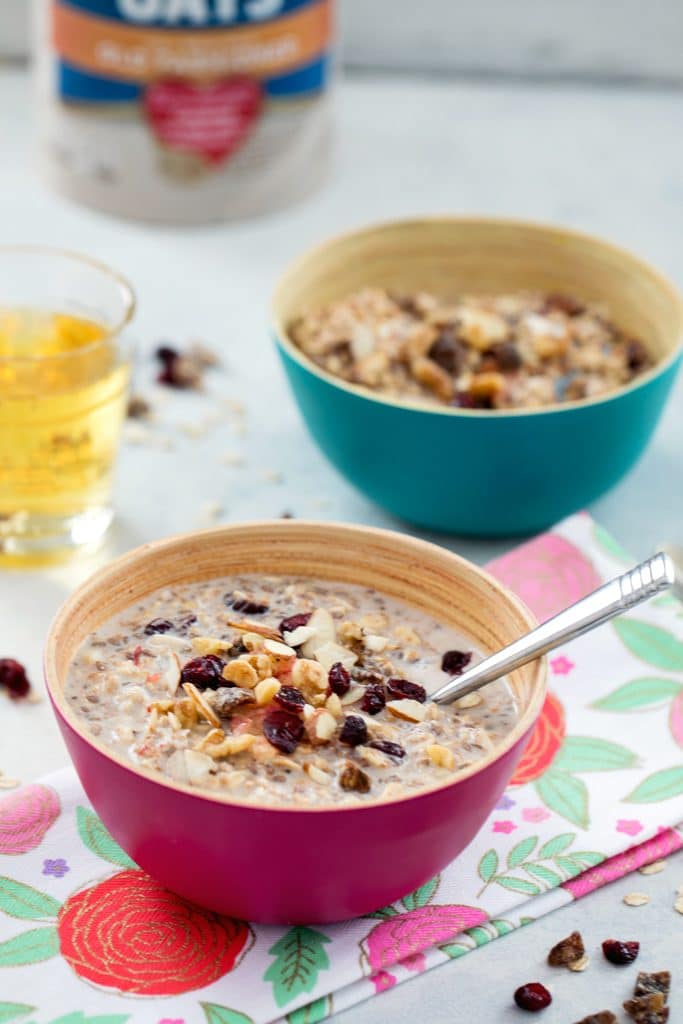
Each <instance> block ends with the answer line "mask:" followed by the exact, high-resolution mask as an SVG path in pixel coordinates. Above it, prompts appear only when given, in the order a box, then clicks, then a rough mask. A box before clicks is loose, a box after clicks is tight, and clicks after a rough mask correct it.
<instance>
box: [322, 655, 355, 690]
mask: <svg viewBox="0 0 683 1024" xmlns="http://www.w3.org/2000/svg"><path fill="white" fill-rule="evenodd" d="M327 681H328V683H329V684H330V690H331V692H332V693H336V694H337V696H338V697H343V696H344V694H345V693H348V692H349V687H350V686H351V675H350V674H349V670H348V669H346V668H344V666H343V665H342V663H341V661H335V663H334V665H333V666H332V668H331V669H330V671H329V673H328V675H327Z"/></svg>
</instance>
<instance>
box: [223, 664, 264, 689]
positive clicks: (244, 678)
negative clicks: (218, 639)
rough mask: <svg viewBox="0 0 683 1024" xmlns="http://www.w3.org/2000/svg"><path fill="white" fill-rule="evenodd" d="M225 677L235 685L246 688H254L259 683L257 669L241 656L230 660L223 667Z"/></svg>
mask: <svg viewBox="0 0 683 1024" xmlns="http://www.w3.org/2000/svg"><path fill="white" fill-rule="evenodd" d="M223 679H225V680H226V682H228V683H234V685H235V686H241V687H244V689H245V690H253V689H254V687H255V686H256V684H257V683H258V675H257V674H256V669H255V668H253V666H252V665H250V664H249V662H248V661H242V659H241V658H237V659H236V660H235V661H229V662H228V664H227V665H226V666H225V668H224V669H223Z"/></svg>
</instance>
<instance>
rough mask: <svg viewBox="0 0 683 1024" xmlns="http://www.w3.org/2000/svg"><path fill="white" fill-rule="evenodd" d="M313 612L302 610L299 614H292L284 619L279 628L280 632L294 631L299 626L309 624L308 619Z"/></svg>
mask: <svg viewBox="0 0 683 1024" xmlns="http://www.w3.org/2000/svg"><path fill="white" fill-rule="evenodd" d="M312 614H313V613H312V612H301V613H300V614H299V615H290V616H289V618H288V619H283V620H282V622H281V623H280V625H279V626H278V629H279V630H280V633H281V634H282V635H284V634H285V633H293V632H294V630H295V629H298V628H299V626H307V625H308V620H309V619H310V617H311V615H312Z"/></svg>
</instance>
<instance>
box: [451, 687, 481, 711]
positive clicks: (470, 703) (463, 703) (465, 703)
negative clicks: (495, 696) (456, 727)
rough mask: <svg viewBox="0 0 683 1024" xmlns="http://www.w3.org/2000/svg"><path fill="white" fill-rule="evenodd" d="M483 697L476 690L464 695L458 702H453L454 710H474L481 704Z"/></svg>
mask: <svg viewBox="0 0 683 1024" xmlns="http://www.w3.org/2000/svg"><path fill="white" fill-rule="evenodd" d="M483 699H484V698H483V697H482V695H481V694H480V693H477V692H476V690H475V691H474V693H466V694H465V696H464V697H461V698H460V700H456V701H455V706H456V708H460V710H461V711H465V710H466V709H467V708H476V707H477V705H479V704H481V702H482V701H483Z"/></svg>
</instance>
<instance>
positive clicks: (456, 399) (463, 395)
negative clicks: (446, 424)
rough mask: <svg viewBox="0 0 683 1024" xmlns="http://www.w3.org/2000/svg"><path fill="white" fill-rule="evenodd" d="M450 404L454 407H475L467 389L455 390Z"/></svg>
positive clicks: (475, 404)
mask: <svg viewBox="0 0 683 1024" xmlns="http://www.w3.org/2000/svg"><path fill="white" fill-rule="evenodd" d="M450 404H451V405H454V406H455V407H456V409H476V408H477V403H476V402H475V401H474V398H473V396H472V395H471V394H470V393H469V391H456V392H455V394H454V395H453V397H452V399H451V403H450Z"/></svg>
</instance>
